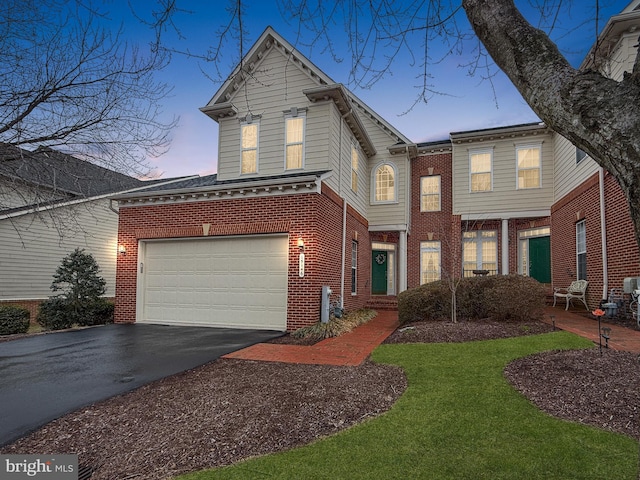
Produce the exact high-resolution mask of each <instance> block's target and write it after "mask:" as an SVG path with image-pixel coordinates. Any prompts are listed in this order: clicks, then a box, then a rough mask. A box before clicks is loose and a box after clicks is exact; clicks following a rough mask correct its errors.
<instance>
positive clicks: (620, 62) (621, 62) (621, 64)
mask: <svg viewBox="0 0 640 480" xmlns="http://www.w3.org/2000/svg"><path fill="white" fill-rule="evenodd" d="M637 43H638V33H637V32H636V33H627V34H626V35H624V36H623V37H622V38H621V39H620V41H619V42H618V44H617V45H616V47H615V48H614V50H613V51H612V52H611V55H610V58H609V61H608V62H607V63H606V65H605V66H604V68H603V72H602V73H603V74H604V75H606V76H607V77H609V78H612V79H613V80H616V81H618V82H619V81H621V80H622V77H623V74H624V72H625V71H626V72H631V71H632V70H633V63H634V61H635V58H636V51H637V47H634V45H637Z"/></svg>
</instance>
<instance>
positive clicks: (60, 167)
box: [0, 143, 189, 218]
mask: <svg viewBox="0 0 640 480" xmlns="http://www.w3.org/2000/svg"><path fill="white" fill-rule="evenodd" d="M1 177H4V178H5V179H7V180H8V181H9V182H15V183H16V184H17V185H22V186H24V187H26V188H27V189H28V191H30V192H32V194H29V197H28V198H26V199H25V200H27V201H29V202H30V203H29V204H25V205H20V206H12V207H8V206H7V205H1V204H0V216H2V217H5V218H6V217H14V216H18V215H23V214H25V213H29V212H33V211H36V210H39V209H48V208H55V207H57V206H60V205H66V204H69V203H78V202H83V201H88V200H91V199H96V198H104V197H107V196H109V195H112V194H116V193H122V192H128V191H132V190H137V189H140V188H145V187H148V186H150V185H159V184H162V185H165V184H168V183H173V182H175V181H178V180H182V179H184V178H189V177H180V178H169V179H158V180H139V179H137V178H134V177H131V176H129V175H125V174H123V173H119V172H116V171H113V170H109V169H108V168H104V167H101V166H99V165H95V164H93V163H91V162H87V161H85V160H82V159H79V158H77V157H74V156H72V155H68V154H66V153H63V152H59V151H57V150H53V149H51V148H38V149H37V150H34V151H29V150H24V149H22V148H19V147H16V146H14V145H10V144H7V143H0V178H1ZM39 192H42V193H39ZM44 192H47V194H43V193H44Z"/></svg>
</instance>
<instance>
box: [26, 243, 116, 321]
mask: <svg viewBox="0 0 640 480" xmlns="http://www.w3.org/2000/svg"><path fill="white" fill-rule="evenodd" d="M99 273H100V268H99V267H98V264H97V262H96V261H95V259H94V258H93V256H92V255H91V254H89V253H85V251H84V250H82V249H80V248H76V249H75V250H74V251H73V252H71V253H70V254H69V255H67V256H66V257H65V258H63V259H62V263H61V264H60V266H59V267H58V268H57V270H56V273H55V274H54V276H53V282H52V283H51V290H53V291H54V292H61V293H59V294H58V295H56V296H54V297H50V298H49V300H48V301H46V302H43V304H42V306H41V308H40V313H39V314H38V322H39V323H40V324H41V325H42V326H43V327H44V328H47V329H49V330H61V329H63V328H70V327H71V326H72V325H74V324H78V325H82V326H87V325H104V324H105V323H108V322H112V321H113V304H112V303H110V302H107V301H106V300H104V299H103V298H100V295H102V294H104V293H105V290H106V288H105V285H106V282H105V280H104V279H103V278H102V277H101V276H100V275H98V274H99Z"/></svg>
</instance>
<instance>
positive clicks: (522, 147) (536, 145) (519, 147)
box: [516, 143, 542, 190]
mask: <svg viewBox="0 0 640 480" xmlns="http://www.w3.org/2000/svg"><path fill="white" fill-rule="evenodd" d="M528 148H537V149H538V151H539V152H540V166H538V171H539V172H540V176H539V178H540V184H539V185H538V186H537V187H521V186H520V179H519V174H520V165H518V150H525V149H528ZM522 170H523V171H525V170H535V169H534V168H523V169H522ZM537 188H538V189H540V188H542V143H523V144H519V145H516V190H535V189H537Z"/></svg>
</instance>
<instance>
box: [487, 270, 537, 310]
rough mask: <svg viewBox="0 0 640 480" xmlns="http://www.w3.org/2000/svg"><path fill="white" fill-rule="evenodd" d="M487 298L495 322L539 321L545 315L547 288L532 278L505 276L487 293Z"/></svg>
mask: <svg viewBox="0 0 640 480" xmlns="http://www.w3.org/2000/svg"><path fill="white" fill-rule="evenodd" d="M485 298H486V303H487V305H488V307H489V314H490V317H491V318H492V319H493V320H498V321H524V320H530V319H536V320H539V319H541V318H542V316H543V313H544V306H545V288H544V286H543V285H542V284H541V283H539V282H538V281H537V280H534V279H533V278H531V277H524V276H522V275H504V276H502V277H501V278H500V281H499V282H496V283H495V284H494V285H493V286H492V287H491V288H488V289H487V290H486V291H485Z"/></svg>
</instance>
